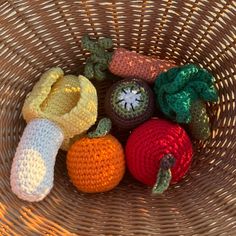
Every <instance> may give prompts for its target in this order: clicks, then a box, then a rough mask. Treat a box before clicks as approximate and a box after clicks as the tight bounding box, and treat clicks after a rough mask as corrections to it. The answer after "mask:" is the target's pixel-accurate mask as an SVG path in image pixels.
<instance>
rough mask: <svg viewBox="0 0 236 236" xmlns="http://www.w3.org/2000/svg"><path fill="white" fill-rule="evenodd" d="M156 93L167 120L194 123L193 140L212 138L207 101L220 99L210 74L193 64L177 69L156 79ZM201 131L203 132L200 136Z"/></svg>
mask: <svg viewBox="0 0 236 236" xmlns="http://www.w3.org/2000/svg"><path fill="white" fill-rule="evenodd" d="M154 91H155V94H156V102H157V106H158V107H159V108H160V110H161V111H162V112H163V113H164V114H165V115H166V116H167V117H168V118H170V119H171V120H173V121H175V122H178V123H191V125H190V129H191V131H192V132H193V133H192V135H193V137H194V138H197V139H206V138H207V137H209V135H210V124H209V118H208V116H207V113H206V108H205V104H204V101H209V102H216V101H217V100H218V94H217V90H216V88H215V86H214V77H213V76H212V75H211V74H210V73H209V72H207V71H206V70H205V69H202V68H200V67H198V66H196V65H193V64H187V65H184V66H180V67H174V68H172V69H170V70H168V71H167V72H163V73H161V74H160V75H159V76H158V77H157V79H156V81H155V86H154ZM197 101H199V103H196V102H197ZM192 106H194V107H192ZM197 116H198V117H197ZM198 129H203V130H204V131H202V133H201V135H200V131H198Z"/></svg>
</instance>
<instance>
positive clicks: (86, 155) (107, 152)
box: [67, 134, 125, 193]
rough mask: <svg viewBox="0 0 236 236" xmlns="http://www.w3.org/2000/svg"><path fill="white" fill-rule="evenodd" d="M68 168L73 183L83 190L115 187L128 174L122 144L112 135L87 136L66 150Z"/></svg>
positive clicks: (96, 190) (93, 191) (92, 190)
mask: <svg viewBox="0 0 236 236" xmlns="http://www.w3.org/2000/svg"><path fill="white" fill-rule="evenodd" d="M67 170H68V174H69V177H70V179H71V181H72V183H73V184H74V185H75V187H77V189H79V190H80V191H82V192H87V193H95V192H105V191H108V190H111V189H113V188H114V187H115V186H117V185H118V184H119V182H120V181H121V179H122V177H123V175H124V173H125V159H124V151H123V148H122V145H121V144H120V143H119V141H118V140H117V139H116V138H115V137H114V136H112V135H110V134H108V135H106V136H104V137H99V138H88V137H84V138H82V139H80V140H78V141H77V142H75V143H74V144H73V145H72V146H71V148H70V150H69V151H68V153H67Z"/></svg>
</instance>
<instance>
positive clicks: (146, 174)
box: [125, 119, 193, 193]
mask: <svg viewBox="0 0 236 236" xmlns="http://www.w3.org/2000/svg"><path fill="white" fill-rule="evenodd" d="M125 153H126V160H127V165H128V168H129V170H130V172H131V174H132V175H133V176H134V177H135V178H136V179H137V180H139V181H141V182H142V183H144V184H147V185H150V186H154V188H153V191H154V192H157V193H161V192H162V191H164V190H165V189H166V188H167V187H168V185H169V182H171V183H172V184H173V183H176V182H178V181H180V180H181V179H182V178H183V176H184V175H185V174H186V173H187V171H188V169H189V167H190V164H191V160H192V153H193V150H192V144H191V141H190V139H189V137H188V135H187V133H186V132H185V130H184V129H183V128H181V127H180V126H179V125H178V124H176V123H172V122H170V121H167V120H163V119H151V120H149V121H147V122H145V123H144V124H142V125H140V126H139V127H138V128H136V129H135V130H134V131H133V132H132V133H131V135H130V137H129V139H128V141H127V144H126V149H125ZM170 156H171V158H170ZM172 157H173V159H174V160H173V159H172ZM162 162H163V163H162ZM165 166H167V167H168V168H165ZM168 181H169V182H168ZM167 182H168V184H167ZM155 183H156V184H155ZM157 185H158V186H157Z"/></svg>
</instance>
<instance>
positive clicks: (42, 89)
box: [22, 68, 97, 146]
mask: <svg viewBox="0 0 236 236" xmlns="http://www.w3.org/2000/svg"><path fill="white" fill-rule="evenodd" d="M22 112H23V117H24V119H25V120H26V121H27V122H29V121H30V120H32V119H35V118H46V119H49V120H51V121H53V122H55V123H56V124H57V125H58V126H59V127H60V128H61V129H62V130H63V134H64V137H65V142H64V144H63V145H64V146H66V145H67V144H68V143H69V140H70V139H71V138H73V137H74V136H75V135H80V134H82V133H83V132H85V131H87V130H88V129H89V128H90V127H91V126H92V125H93V124H94V123H95V121H96V119H97V92H96V89H95V87H94V86H93V85H92V83H91V82H90V81H89V80H88V79H86V78H85V77H84V76H81V75H80V76H79V77H77V76H73V75H67V76H64V72H63V71H62V70H61V69H60V68H52V69H50V70H48V71H47V72H45V73H44V74H43V75H42V76H41V78H40V80H39V81H38V82H37V83H36V84H35V86H34V87H33V90H32V91H31V93H30V94H29V95H28V97H27V98H26V100H25V103H24V106H23V109H22Z"/></svg>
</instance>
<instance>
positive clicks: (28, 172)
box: [10, 119, 64, 202]
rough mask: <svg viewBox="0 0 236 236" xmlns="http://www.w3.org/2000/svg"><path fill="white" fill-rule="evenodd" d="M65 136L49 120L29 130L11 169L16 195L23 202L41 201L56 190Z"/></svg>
mask: <svg viewBox="0 0 236 236" xmlns="http://www.w3.org/2000/svg"><path fill="white" fill-rule="evenodd" d="M63 138H64V135H63V133H62V131H61V129H60V128H59V127H58V126H57V125H56V124H54V123H53V122H52V121H50V120H47V119H35V120H32V121H31V122H29V123H28V125H27V126H26V128H25V130H24V132H23V135H22V137H21V140H20V142H19V144H18V147H17V149H16V153H15V157H14V159H13V164H12V168H11V179H10V181H11V188H12V191H13V192H14V193H15V194H16V195H17V196H18V197H19V198H21V199H22V200H25V201H29V202H35V201H41V200H42V199H43V198H44V197H46V196H47V194H48V193H49V192H50V190H51V189H52V187H53V180H54V165H55V161H56V155H57V153H58V150H59V148H60V146H61V144H62V141H63Z"/></svg>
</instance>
